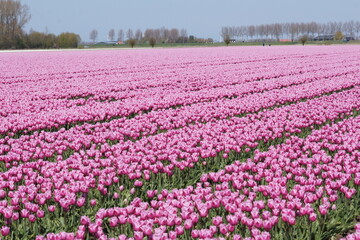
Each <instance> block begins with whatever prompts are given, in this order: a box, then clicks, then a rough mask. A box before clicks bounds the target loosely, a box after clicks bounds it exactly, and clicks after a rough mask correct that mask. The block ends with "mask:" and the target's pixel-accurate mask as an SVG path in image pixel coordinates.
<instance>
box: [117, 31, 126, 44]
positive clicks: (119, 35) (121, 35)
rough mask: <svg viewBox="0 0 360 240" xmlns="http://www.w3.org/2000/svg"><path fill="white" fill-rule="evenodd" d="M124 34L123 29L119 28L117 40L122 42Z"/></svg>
mask: <svg viewBox="0 0 360 240" xmlns="http://www.w3.org/2000/svg"><path fill="white" fill-rule="evenodd" d="M124 36H125V34H124V31H123V30H122V29H120V30H119V31H118V41H119V42H123V41H124Z"/></svg>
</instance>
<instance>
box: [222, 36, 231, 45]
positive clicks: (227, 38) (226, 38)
mask: <svg viewBox="0 0 360 240" xmlns="http://www.w3.org/2000/svg"><path fill="white" fill-rule="evenodd" d="M223 38H224V43H225V44H226V46H229V44H230V42H231V39H230V36H229V35H225V36H224V37H223Z"/></svg>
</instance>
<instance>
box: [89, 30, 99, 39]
mask: <svg viewBox="0 0 360 240" xmlns="http://www.w3.org/2000/svg"><path fill="white" fill-rule="evenodd" d="M97 36H98V31H97V30H96V29H93V30H91V32H90V39H91V40H92V41H93V42H95V41H96V39H97Z"/></svg>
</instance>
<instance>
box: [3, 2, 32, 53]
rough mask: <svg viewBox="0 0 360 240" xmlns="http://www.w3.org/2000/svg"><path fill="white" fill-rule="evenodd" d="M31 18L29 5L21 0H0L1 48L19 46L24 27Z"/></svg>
mask: <svg viewBox="0 0 360 240" xmlns="http://www.w3.org/2000/svg"><path fill="white" fill-rule="evenodd" d="M30 18H31V15H30V13H29V7H28V6H27V5H22V4H21V2H20V1H14V0H0V48H9V47H18V46H19V43H20V41H21V40H22V37H23V27H24V26H25V24H26V23H27V22H29V20H30Z"/></svg>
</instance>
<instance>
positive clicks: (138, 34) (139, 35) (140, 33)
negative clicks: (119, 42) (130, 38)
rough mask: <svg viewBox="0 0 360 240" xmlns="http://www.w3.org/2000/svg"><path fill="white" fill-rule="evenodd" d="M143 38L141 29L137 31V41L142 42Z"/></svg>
mask: <svg viewBox="0 0 360 240" xmlns="http://www.w3.org/2000/svg"><path fill="white" fill-rule="evenodd" d="M142 38H143V34H142V31H141V30H140V29H138V30H136V32H135V39H136V41H138V42H140V41H141V39H142Z"/></svg>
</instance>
